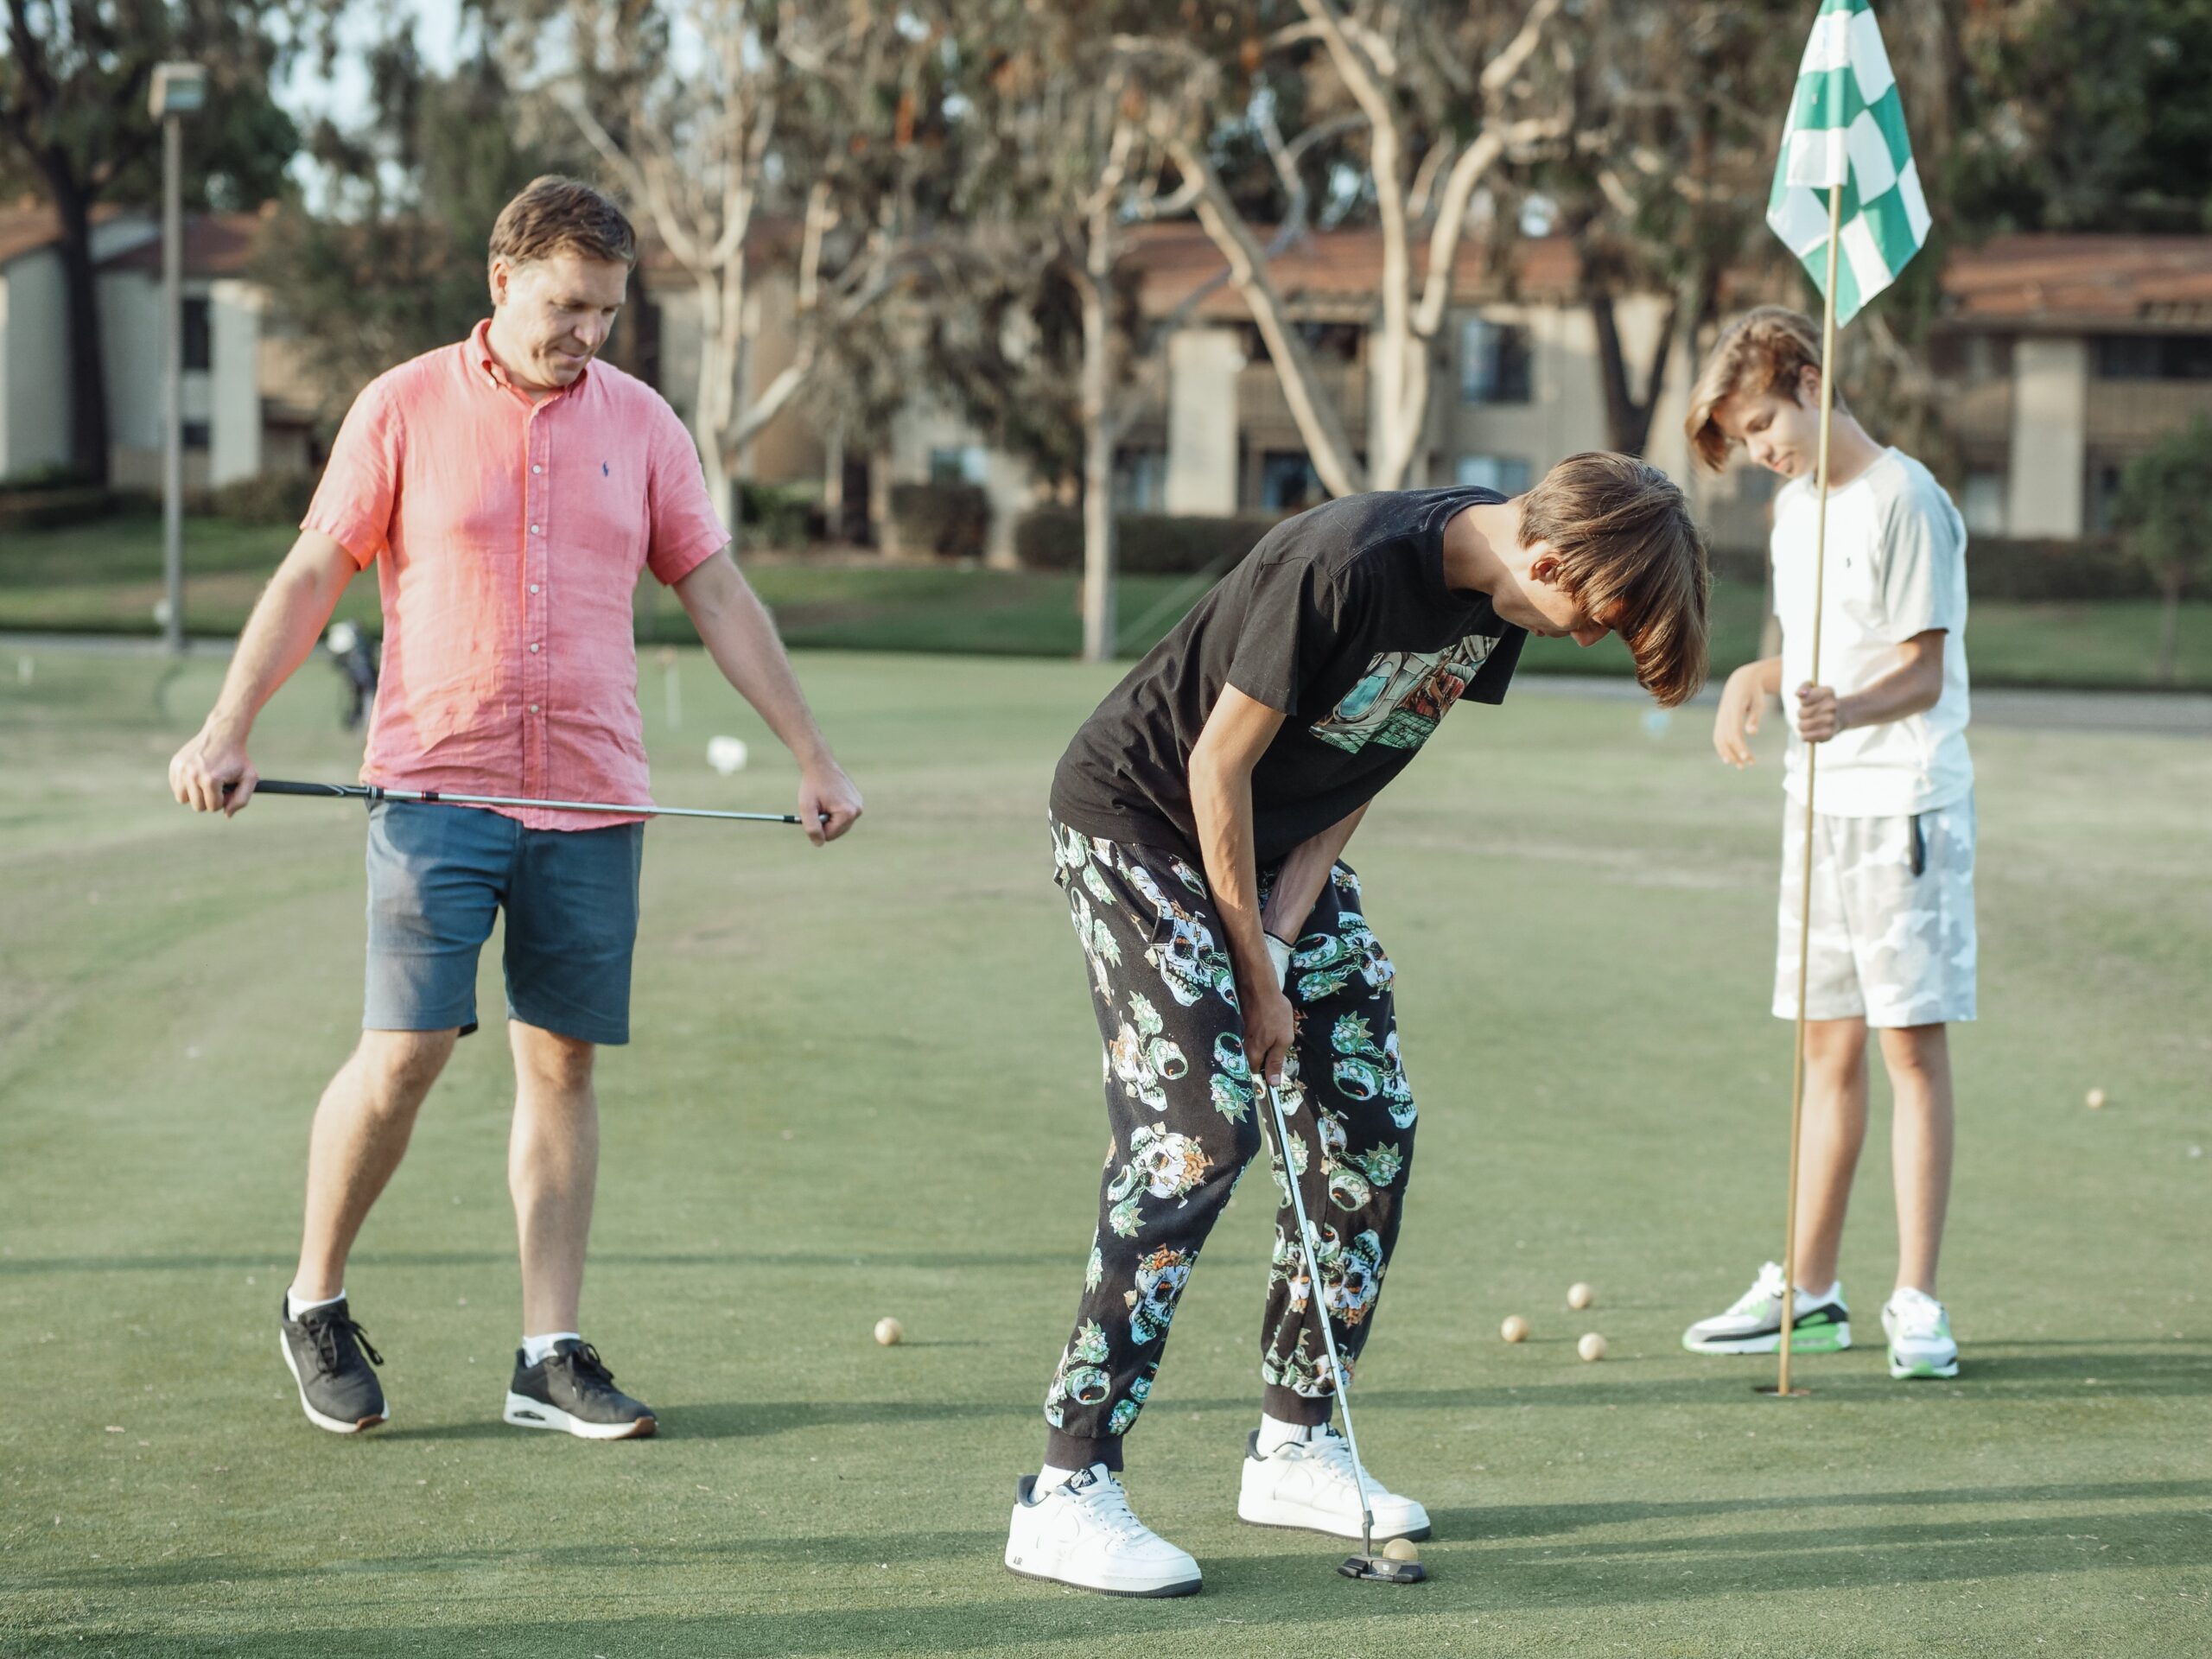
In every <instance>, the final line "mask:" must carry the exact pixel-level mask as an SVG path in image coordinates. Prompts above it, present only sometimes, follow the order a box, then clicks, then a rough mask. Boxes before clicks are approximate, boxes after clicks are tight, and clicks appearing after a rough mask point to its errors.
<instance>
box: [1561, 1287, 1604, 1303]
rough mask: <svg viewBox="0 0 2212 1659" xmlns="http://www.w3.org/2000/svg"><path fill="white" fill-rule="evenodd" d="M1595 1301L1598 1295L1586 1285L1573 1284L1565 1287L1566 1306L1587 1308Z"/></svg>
mask: <svg viewBox="0 0 2212 1659" xmlns="http://www.w3.org/2000/svg"><path fill="white" fill-rule="evenodd" d="M1596 1300H1598V1293H1597V1292H1596V1291H1594V1290H1592V1289H1591V1288H1590V1287H1589V1286H1587V1285H1582V1284H1575V1285H1569V1286H1568V1287H1567V1306H1569V1307H1576V1308H1580V1307H1587V1306H1590V1304H1591V1303H1592V1302H1594V1301H1596Z"/></svg>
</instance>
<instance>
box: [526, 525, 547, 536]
mask: <svg viewBox="0 0 2212 1659" xmlns="http://www.w3.org/2000/svg"><path fill="white" fill-rule="evenodd" d="M530 533H531V535H533V536H543V534H544V533H545V531H544V528H543V526H542V525H539V524H532V525H531V527H530Z"/></svg>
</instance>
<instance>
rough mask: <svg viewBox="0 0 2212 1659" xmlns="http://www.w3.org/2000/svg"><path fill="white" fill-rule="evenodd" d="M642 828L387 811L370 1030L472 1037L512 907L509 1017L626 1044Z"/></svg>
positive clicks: (364, 1023) (381, 838) (375, 841)
mask: <svg viewBox="0 0 2212 1659" xmlns="http://www.w3.org/2000/svg"><path fill="white" fill-rule="evenodd" d="M644 855H645V825H643V824H641V823H620V824H610V825H609V826H607V828H606V829H524V828H523V826H522V825H521V824H519V823H516V822H515V820H513V819H512V818H509V817H501V816H500V815H499V813H497V812H491V811H486V810H484V809H482V808H480V807H473V806H433V805H428V804H423V803H419V802H412V801H379V802H378V803H377V804H375V805H374V806H372V807H371V808H370V809H369V971H368V992H367V995H366V997H365V1001H364V1005H363V1008H362V1013H361V1027H362V1029H364V1030H365V1031H451V1030H453V1029H454V1028H455V1027H458V1028H459V1029H460V1031H461V1034H462V1035H463V1036H466V1035H467V1034H468V1033H470V1032H472V1031H474V1030H475V1029H476V958H477V955H478V953H479V952H480V951H481V950H483V948H484V941H485V940H486V939H488V938H491V937H492V918H493V915H494V914H495V913H496V912H498V911H499V909H500V908H501V907H502V906H505V910H506V912H507V938H506V961H505V967H506V976H507V1014H508V1016H509V1017H510V1018H511V1019H515V1020H522V1021H523V1022H524V1024H526V1025H532V1026H537V1027H541V1028H542V1029H543V1030H546V1031H550V1032H556V1033H559V1034H560V1035H562V1036H563V1037H573V1038H575V1039H578V1040H579V1041H581V1042H587V1043H626V1042H628V1041H629V1040H630V955H631V951H632V947H634V946H635V944H637V939H638V871H639V866H640V864H641V863H642V861H643V859H644Z"/></svg>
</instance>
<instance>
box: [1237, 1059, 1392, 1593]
mask: <svg viewBox="0 0 2212 1659" xmlns="http://www.w3.org/2000/svg"><path fill="white" fill-rule="evenodd" d="M1260 1083H1261V1086H1262V1088H1264V1089H1265V1090H1267V1091H1268V1110H1269V1111H1270V1112H1271V1113H1272V1114H1273V1116H1274V1121H1275V1156H1276V1157H1277V1158H1279V1159H1280V1160H1281V1166H1282V1184H1283V1186H1284V1187H1285V1188H1286V1189H1287V1191H1288V1192H1289V1193H1290V1211H1291V1215H1292V1216H1293V1217H1294V1218H1295V1219H1296V1221H1297V1223H1298V1240H1299V1244H1300V1248H1301V1249H1302V1251H1303V1253H1304V1255H1305V1257H1306V1306H1308V1307H1311V1308H1312V1309H1313V1313H1314V1318H1315V1319H1316V1321H1317V1322H1318V1323H1319V1325H1320V1327H1321V1346H1322V1348H1323V1349H1324V1350H1325V1351H1327V1353H1328V1356H1329V1375H1330V1376H1331V1377H1332V1378H1333V1379H1334V1380H1335V1382H1336V1385H1337V1403H1338V1405H1339V1406H1340V1407H1342V1408H1344V1443H1345V1445H1346V1446H1349V1447H1350V1448H1351V1478H1352V1484H1353V1485H1355V1486H1357V1488H1358V1489H1359V1554H1357V1555H1347V1556H1346V1557H1345V1558H1344V1560H1343V1561H1341V1562H1340V1563H1338V1567H1337V1571H1338V1573H1342V1574H1343V1575H1344V1577H1345V1578H1348V1579H1358V1580H1362V1581H1363V1582H1364V1583H1368V1584H1421V1583H1424V1582H1426V1581H1427V1578H1428V1570H1427V1568H1426V1567H1422V1566H1421V1563H1420V1562H1419V1561H1395V1560H1391V1559H1390V1558H1389V1556H1387V1555H1377V1554H1376V1553H1375V1511H1374V1510H1373V1509H1371V1508H1370V1506H1369V1504H1368V1502H1367V1468H1366V1465H1363V1463H1361V1462H1360V1460H1359V1436H1358V1435H1357V1434H1356V1433H1353V1431H1352V1426H1351V1382H1350V1380H1349V1379H1348V1378H1346V1376H1344V1360H1343V1358H1342V1357H1340V1356H1339V1355H1338V1352H1337V1334H1336V1332H1335V1331H1334V1330H1333V1329H1332V1327H1331V1326H1330V1324H1329V1310H1328V1307H1327V1306H1326V1305H1325V1303H1324V1302H1323V1301H1322V1300H1321V1261H1320V1254H1319V1251H1318V1250H1317V1249H1315V1246H1314V1236H1313V1223H1312V1222H1310V1221H1308V1220H1306V1197H1305V1195H1304V1194H1303V1193H1301V1192H1300V1191H1299V1190H1298V1166H1296V1165H1295V1164H1294V1163H1292V1162H1291V1161H1290V1123H1289V1120H1288V1119H1287V1118H1286V1117H1284V1116H1283V1110H1282V1096H1280V1095H1278V1094H1277V1093H1276V1092H1275V1086H1274V1084H1273V1083H1271V1082H1269V1081H1268V1079H1267V1078H1266V1077H1262V1078H1261V1079H1260Z"/></svg>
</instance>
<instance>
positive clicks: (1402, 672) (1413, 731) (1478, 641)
mask: <svg viewBox="0 0 2212 1659" xmlns="http://www.w3.org/2000/svg"><path fill="white" fill-rule="evenodd" d="M1502 637H1503V636H1500V635H1497V634H1480V633H1471V634H1469V635H1467V637H1466V638H1465V639H1462V640H1460V641H1459V644H1457V645H1446V647H1445V648H1444V649H1443V650H1442V651H1384V652H1376V656H1375V660H1374V661H1373V662H1371V663H1370V664H1368V665H1367V671H1366V672H1365V673H1364V674H1363V675H1361V676H1360V677H1359V679H1358V681H1357V683H1355V684H1354V685H1353V687H1352V689H1351V690H1349V691H1347V692H1345V693H1344V696H1343V698H1342V699H1341V700H1340V701H1339V702H1338V704H1337V706H1336V707H1335V708H1334V709H1332V710H1331V711H1330V713H1329V715H1328V718H1327V719H1325V720H1321V721H1315V722H1314V724H1313V725H1312V726H1311V727H1309V728H1307V729H1308V730H1309V731H1311V732H1312V733H1313V735H1314V736H1316V737H1318V738H1319V739H1320V740H1321V741H1323V742H1324V743H1329V744H1333V745H1335V747H1338V748H1340V749H1343V750H1344V751H1345V752H1346V753H1351V754H1357V753H1359V752H1360V751H1361V750H1362V749H1363V748H1365V747H1367V746H1368V745H1369V744H1370V743H1380V744H1382V745H1383V747H1385V748H1388V749H1417V748H1419V747H1421V745H1422V744H1424V743H1426V742H1427V741H1428V734H1430V733H1431V732H1433V731H1434V730H1435V729H1436V723H1437V721H1440V720H1442V719H1443V718H1444V716H1445V715H1446V713H1447V712H1449V710H1450V709H1451V707H1452V704H1453V703H1455V702H1459V694H1460V693H1461V692H1463V691H1465V690H1466V689H1467V684H1468V682H1470V681H1471V680H1472V679H1473V678H1474V677H1475V671H1476V670H1477V669H1478V668H1480V667H1481V666H1482V665H1483V663H1484V660H1485V659H1486V658H1488V657H1489V656H1490V654H1491V652H1492V651H1494V650H1496V649H1497V642H1498V639H1500V638H1502Z"/></svg>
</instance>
